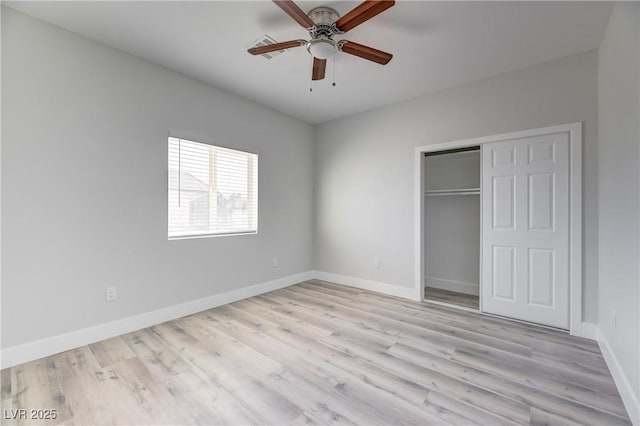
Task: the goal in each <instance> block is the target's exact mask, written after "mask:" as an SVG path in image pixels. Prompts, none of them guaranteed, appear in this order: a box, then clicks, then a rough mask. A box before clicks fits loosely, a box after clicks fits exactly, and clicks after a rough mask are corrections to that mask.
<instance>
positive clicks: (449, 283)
mask: <svg viewBox="0 0 640 426" xmlns="http://www.w3.org/2000/svg"><path fill="white" fill-rule="evenodd" d="M424 282H425V285H426V286H427V287H431V288H437V289H440V290H449V291H455V292H457V293H463V294H471V295H473V296H478V295H479V294H480V285H479V284H473V283H465V282H462V281H453V280H445V279H444V278H435V277H426V278H425V279H424Z"/></svg>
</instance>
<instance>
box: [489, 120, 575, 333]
mask: <svg viewBox="0 0 640 426" xmlns="http://www.w3.org/2000/svg"><path fill="white" fill-rule="evenodd" d="M568 168H569V135H568V133H566V132H563V133H557V134H551V135H544V136H535V137H528V138H520V139H514V140H509V141H500V142H492V143H486V144H484V145H483V146H482V217H483V219H482V220H483V223H482V263H483V264H482V295H483V301H482V304H483V311H485V312H489V313H493V314H497V315H503V316H507V317H511V318H516V319H521V320H525V321H531V322H535V323H539V324H545V325H550V326H553V327H558V328H564V329H567V328H568V327H569V269H568V262H569V231H568V230H569V210H568V208H569V191H568V188H569V174H568V171H569V170H568Z"/></svg>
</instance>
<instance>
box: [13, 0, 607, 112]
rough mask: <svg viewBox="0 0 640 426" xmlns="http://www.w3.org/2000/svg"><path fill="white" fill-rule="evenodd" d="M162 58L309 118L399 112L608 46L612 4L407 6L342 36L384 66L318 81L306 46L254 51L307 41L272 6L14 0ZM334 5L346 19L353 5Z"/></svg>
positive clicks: (338, 71) (356, 65) (364, 65)
mask: <svg viewBox="0 0 640 426" xmlns="http://www.w3.org/2000/svg"><path fill="white" fill-rule="evenodd" d="M3 4H6V5H9V6H10V7H12V8H14V9H16V10H19V11H22V12H24V13H27V14H29V15H32V16H34V17H37V18H39V19H42V20H44V21H48V22H51V23H53V24H55V25H59V26H61V27H63V28H66V29H69V30H71V31H73V32H76V33H78V34H81V35H84V36H86V37H88V38H91V39H93V40H97V41H99V42H102V43H104V44H107V45H109V46H113V47H115V48H117V49H120V50H123V51H125V52H129V53H131V54H133V55H136V56H138V57H141V58H144V59H146V60H149V61H151V62H154V63H157V64H160V65H163V66H165V67H167V68H170V69H173V70H176V71H179V72H181V73H183V74H185V75H188V76H191V77H193V78H196V79H198V80H201V81H204V82H206V83H210V84H212V85H213V86H216V87H219V88H223V89H225V90H227V91H230V92H232V93H236V94H238V95H240V96H242V97H245V98H248V99H251V100H254V101H256V102H258V103H261V104H264V105H267V106H270V107H272V108H274V109H276V110H278V111H282V112H284V113H286V114H289V115H291V116H293V117H296V118H299V119H301V120H304V121H306V122H308V123H312V124H317V123H322V122H325V121H328V120H331V119H334V118H338V117H343V116H346V115H349V114H353V113H357V112H360V111H364V110H368V109H372V108H375V107H379V106H382V105H388V104H391V103H395V102H398V101H401V100H404V99H409V98H413V97H416V96H419V95H423V94H426V93H432V92H435V91H439V90H442V89H444V88H447V87H453V86H457V85H460V84H464V83H467V82H470V81H474V80H478V79H481V78H485V77H489V76H492V75H496V74H499V73H503V72H507V71H512V70H516V69H520V68H525V67H527V66H530V65H533V64H536V63H541V62H545V61H549V60H552V59H556V58H560V57H563V56H568V55H572V54H575V53H579V52H583V51H587V50H590V49H594V48H597V47H598V46H599V44H600V40H601V39H602V36H603V33H604V30H605V27H606V25H607V20H608V17H609V12H610V8H611V3H601V2H427V1H398V2H397V3H396V5H395V6H394V7H392V8H391V9H388V10H387V11H385V12H383V13H382V14H380V15H378V16H376V17H374V18H373V19H371V20H370V21H368V22H365V23H364V24H362V25H360V26H359V27H357V28H355V29H353V30H352V31H350V32H349V33H347V34H345V35H343V36H341V37H339V38H344V39H348V40H351V41H355V42H358V43H361V44H365V45H369V46H371V47H375V48H377V49H380V50H384V51H387V52H390V53H393V54H394V57H393V59H392V60H391V62H390V63H389V64H388V65H386V66H382V65H378V64H376V63H373V62H369V61H366V60H363V59H360V58H357V57H355V56H351V55H347V54H344V53H339V54H338V55H337V56H336V60H335V75H336V77H335V81H336V84H337V85H336V87H332V85H331V83H332V74H333V70H332V65H331V61H329V63H328V65H327V78H326V79H325V80H322V81H320V82H314V83H313V92H309V86H310V84H311V60H310V56H309V54H308V53H307V52H306V50H305V49H304V48H296V49H290V50H289V51H287V52H286V53H284V54H282V55H279V56H276V57H275V58H273V59H271V60H267V59H264V58H262V57H260V56H251V55H249V54H248V53H247V52H246V49H247V47H248V46H249V45H250V44H251V43H252V42H253V41H254V40H256V39H257V38H258V37H260V36H262V35H264V34H268V35H270V36H271V37H273V38H274V39H276V40H277V41H287V40H292V39H299V38H305V39H307V38H308V37H307V33H306V31H305V30H304V29H303V28H302V27H300V26H299V25H298V24H297V23H296V22H295V21H293V19H291V18H290V17H288V16H287V15H285V13H284V12H283V11H282V10H281V9H280V8H278V7H277V6H276V5H275V4H273V3H272V2H270V1H196V2H186V1H179V2H178V1H175V2H171V1H141V2H132V1H121V2H117V1H104V2H90V1H87V2H77V1H76V2H73V1H72V2H53V1H45V2H3ZM298 4H299V5H300V7H301V8H302V9H303V10H305V11H308V10H310V9H311V8H313V7H316V6H320V5H328V6H331V7H333V8H334V9H336V10H337V11H338V12H339V13H340V14H341V15H344V14H345V13H346V12H348V11H349V10H351V9H352V8H353V7H355V6H356V5H357V4H358V2H351V1H298Z"/></svg>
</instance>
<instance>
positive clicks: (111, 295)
mask: <svg viewBox="0 0 640 426" xmlns="http://www.w3.org/2000/svg"><path fill="white" fill-rule="evenodd" d="M106 293H107V302H113V301H114V300H118V287H107V292H106Z"/></svg>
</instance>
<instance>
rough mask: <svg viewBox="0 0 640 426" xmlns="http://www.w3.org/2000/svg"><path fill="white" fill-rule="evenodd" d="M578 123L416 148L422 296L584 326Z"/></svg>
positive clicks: (418, 279) (555, 323)
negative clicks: (582, 315)
mask: <svg viewBox="0 0 640 426" xmlns="http://www.w3.org/2000/svg"><path fill="white" fill-rule="evenodd" d="M581 126H582V125H581V123H573V124H567V125H561V126H554V127H547V128H542V129H532V130H524V131H521V132H513V133H505V134H501V135H494V136H486V137H480V138H475V139H467V140H463V141H453V142H446V143H442V144H438V145H425V146H423V147H419V148H417V149H416V154H417V157H416V171H417V173H416V175H415V176H416V183H417V184H416V188H417V191H416V197H417V198H416V207H417V209H418V214H417V216H416V217H417V222H416V223H417V231H418V232H417V233H416V253H417V254H416V266H417V268H416V287H417V290H418V292H419V293H420V298H421V299H423V300H426V301H429V302H434V303H440V304H446V305H451V306H455V307H462V308H465V309H473V310H477V311H480V312H483V313H488V314H493V315H500V316H505V317H509V318H514V319H519V320H523V321H529V322H533V323H537V324H543V325H547V326H551V327H557V328H561V329H565V330H567V329H568V330H570V331H572V332H574V331H576V330H578V329H579V327H580V324H581V308H582V275H581V268H582V267H581V262H582V253H581V248H582V242H581V241H582V240H581V238H582V212H581V206H582V201H581V193H582V190H581V184H582V183H581V182H582V180H581V178H582V170H581V161H582V160H581V158H582V151H581V149H582V144H581V143H582V133H581Z"/></svg>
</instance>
